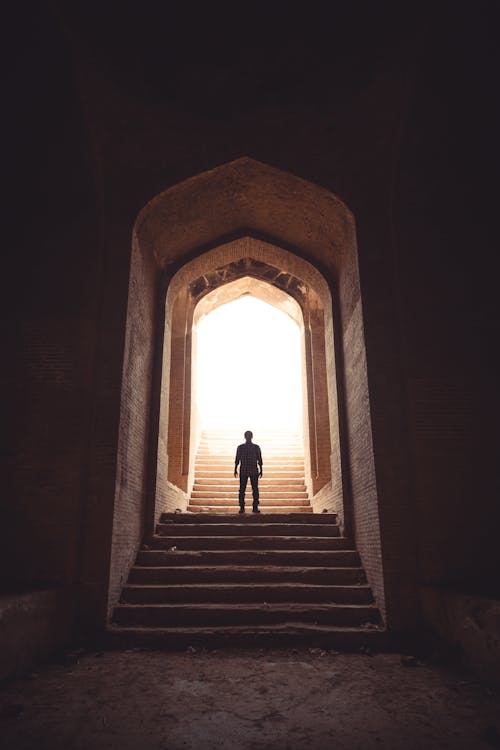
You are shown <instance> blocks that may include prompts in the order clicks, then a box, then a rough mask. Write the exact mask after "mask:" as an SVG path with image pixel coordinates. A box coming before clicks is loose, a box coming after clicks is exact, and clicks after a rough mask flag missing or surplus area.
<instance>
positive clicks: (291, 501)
mask: <svg viewBox="0 0 500 750" xmlns="http://www.w3.org/2000/svg"><path fill="white" fill-rule="evenodd" d="M206 494H207V495H208V497H198V496H197V497H193V498H191V499H190V501H189V504H190V505H213V506H215V507H217V506H218V505H229V503H230V502H231V500H232V501H233V502H234V503H235V506H236V507H238V494H237V493H236V496H235V494H234V493H233V492H226V493H224V494H223V495H222V496H221V495H215V493H213V494H210V493H206ZM245 498H246V502H248V503H249V504H250V505H251V504H252V492H251V490H249V491H247V493H246V495H245ZM294 505H301V506H304V505H305V506H307V507H309V509H310V508H311V506H310V504H309V502H308V500H307V497H305V498H304V497H290V496H289V495H285V496H284V497H278V496H276V497H268V496H267V495H266V496H265V497H262V496H261V498H260V500H259V509H260V510H262V509H263V507H264V508H265V507H269V506H274V507H276V508H279V507H282V506H287V507H293V506H294Z"/></svg>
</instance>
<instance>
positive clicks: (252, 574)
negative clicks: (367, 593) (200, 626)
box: [129, 565, 366, 585]
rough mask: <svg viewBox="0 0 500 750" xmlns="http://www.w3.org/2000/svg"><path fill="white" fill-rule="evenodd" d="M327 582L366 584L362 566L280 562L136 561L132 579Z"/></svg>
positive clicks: (141, 581) (167, 581)
mask: <svg viewBox="0 0 500 750" xmlns="http://www.w3.org/2000/svg"><path fill="white" fill-rule="evenodd" d="M255 582H258V583H270V582H276V583H317V584H319V583H326V584H346V585H349V584H353V585H356V584H364V583H365V582H366V574H365V571H364V569H363V568H362V567H361V566H354V567H350V566H345V567H336V568H332V567H319V566H318V567H316V566H313V567H303V566H292V565H290V566H285V567H284V566H279V565H266V566H261V565H212V566H207V565H203V566H195V565H192V566H185V567H178V566H175V565H174V566H152V565H148V566H139V565H135V566H134V567H133V568H132V569H131V571H130V576H129V583H133V584H135V583H137V584H140V583H151V584H152V583H157V584H165V583H255Z"/></svg>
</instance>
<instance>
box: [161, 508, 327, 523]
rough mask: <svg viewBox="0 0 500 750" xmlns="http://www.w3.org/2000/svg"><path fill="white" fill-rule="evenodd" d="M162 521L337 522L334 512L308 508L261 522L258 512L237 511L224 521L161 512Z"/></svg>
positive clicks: (274, 516)
mask: <svg viewBox="0 0 500 750" xmlns="http://www.w3.org/2000/svg"><path fill="white" fill-rule="evenodd" d="M160 520H161V522H162V523H175V524H178V523H180V524H191V523H194V524H200V523H204V524H210V523H237V524H242V523H245V524H248V523H251V524H262V523H265V525H266V526H271V525H272V524H277V523H286V524H288V523H299V524H300V525H301V526H304V525H305V524H314V525H315V524H318V523H320V524H333V523H336V522H337V514H336V513H312V511H311V510H309V512H308V513H297V512H294V513H275V514H274V515H270V516H269V517H267V518H266V520H265V522H263V520H262V518H261V517H260V516H259V515H258V514H253V513H249V514H248V513H245V514H243V515H239V514H238V512H237V511H233V513H229V514H227V515H226V516H225V517H224V521H221V516H220V515H219V514H217V515H210V514H208V513H207V514H204V515H203V516H199V515H193V514H191V513H162V514H161V518H160Z"/></svg>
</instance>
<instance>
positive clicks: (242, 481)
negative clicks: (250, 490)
mask: <svg viewBox="0 0 500 750" xmlns="http://www.w3.org/2000/svg"><path fill="white" fill-rule="evenodd" d="M247 482H248V474H242V473H241V471H240V496H239V499H240V510H245V490H246V487H247Z"/></svg>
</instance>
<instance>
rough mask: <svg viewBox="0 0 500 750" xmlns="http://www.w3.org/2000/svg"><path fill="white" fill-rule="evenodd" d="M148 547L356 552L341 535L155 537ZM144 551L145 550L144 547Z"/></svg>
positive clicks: (187, 549)
mask: <svg viewBox="0 0 500 750" xmlns="http://www.w3.org/2000/svg"><path fill="white" fill-rule="evenodd" d="M147 547H148V548H150V549H151V548H153V549H166V550H168V549H172V548H173V547H175V548H176V549H177V550H183V551H189V550H192V551H195V550H201V549H206V550H221V551H229V550H238V551H239V550H269V551H270V552H272V551H274V550H276V551H281V550H315V549H316V550H319V551H325V550H327V551H328V550H337V549H344V550H345V549H353V545H352V543H351V542H350V541H349V540H348V539H346V538H345V537H342V536H327V537H318V536H312V537H308V536H265V535H261V536H242V535H236V536H227V535H226V536H224V535H220V536H208V535H206V534H205V535H202V536H199V537H197V536H155V537H153V538H152V539H150V540H149V541H148V542H147ZM143 548H144V547H143Z"/></svg>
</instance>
